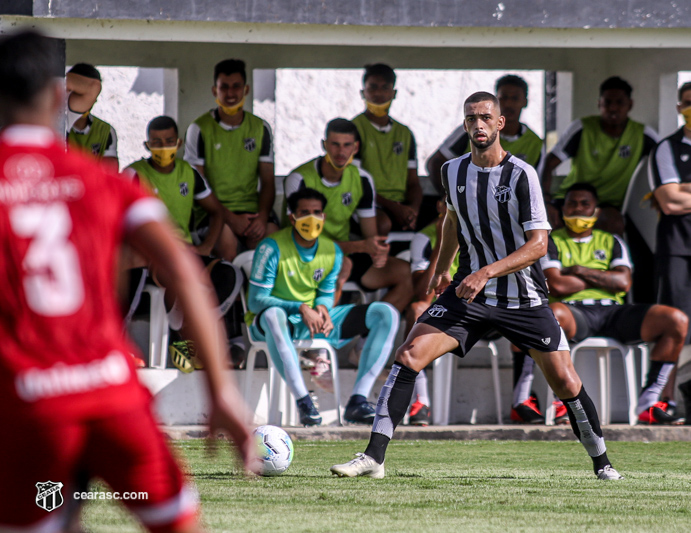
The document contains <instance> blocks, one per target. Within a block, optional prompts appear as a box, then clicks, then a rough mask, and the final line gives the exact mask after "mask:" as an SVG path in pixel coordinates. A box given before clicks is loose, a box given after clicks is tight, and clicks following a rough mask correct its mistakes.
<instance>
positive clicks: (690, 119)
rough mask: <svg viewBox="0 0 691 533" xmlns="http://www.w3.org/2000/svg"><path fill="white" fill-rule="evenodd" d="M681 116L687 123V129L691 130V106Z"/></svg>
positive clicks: (683, 110) (682, 111)
mask: <svg viewBox="0 0 691 533" xmlns="http://www.w3.org/2000/svg"><path fill="white" fill-rule="evenodd" d="M681 114H682V116H683V117H684V120H685V121H686V127H687V128H688V129H690V130H691V106H689V107H685V108H684V109H682V110H681Z"/></svg>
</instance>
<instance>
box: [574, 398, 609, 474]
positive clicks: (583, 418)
mask: <svg viewBox="0 0 691 533" xmlns="http://www.w3.org/2000/svg"><path fill="white" fill-rule="evenodd" d="M562 401H563V402H564V405H565V406H566V412H567V413H568V415H569V422H571V429H573V432H574V434H575V435H576V437H577V438H578V440H579V441H580V442H581V444H582V445H583V447H584V448H585V449H586V451H587V452H588V455H590V457H591V459H592V460H593V469H594V470H595V473H596V474H597V471H598V470H600V469H602V468H604V467H605V466H606V465H608V464H610V462H609V459H607V453H606V451H607V447H606V446H605V439H604V438H603V437H602V428H600V419H599V417H598V415H597V410H596V409H595V405H594V404H593V401H592V400H591V399H590V396H588V393H587V392H585V389H584V388H583V387H582V386H581V390H580V392H579V393H578V396H576V397H575V398H562Z"/></svg>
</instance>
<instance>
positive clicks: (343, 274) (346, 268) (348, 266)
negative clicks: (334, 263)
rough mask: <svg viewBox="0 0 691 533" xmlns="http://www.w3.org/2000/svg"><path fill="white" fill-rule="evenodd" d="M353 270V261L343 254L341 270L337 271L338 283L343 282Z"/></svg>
mask: <svg viewBox="0 0 691 533" xmlns="http://www.w3.org/2000/svg"><path fill="white" fill-rule="evenodd" d="M352 271H353V261H351V259H350V258H349V257H346V256H343V264H342V265H341V271H340V272H339V273H338V283H340V284H343V283H345V282H346V281H347V280H348V278H349V277H350V273H351V272H352Z"/></svg>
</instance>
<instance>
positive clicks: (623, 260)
mask: <svg viewBox="0 0 691 533" xmlns="http://www.w3.org/2000/svg"><path fill="white" fill-rule="evenodd" d="M613 237H614V242H613V243H612V261H610V263H609V268H614V267H618V266H625V267H627V268H629V269H631V270H633V262H632V261H631V255H630V254H629V247H628V246H626V243H625V242H624V240H623V239H622V238H621V237H619V236H618V235H613Z"/></svg>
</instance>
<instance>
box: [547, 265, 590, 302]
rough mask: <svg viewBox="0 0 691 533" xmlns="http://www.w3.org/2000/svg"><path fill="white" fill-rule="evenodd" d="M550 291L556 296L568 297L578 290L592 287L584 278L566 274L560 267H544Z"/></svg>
mask: <svg viewBox="0 0 691 533" xmlns="http://www.w3.org/2000/svg"><path fill="white" fill-rule="evenodd" d="M544 273H545V278H547V286H548V287H549V293H550V294H551V295H552V296H554V297H555V298H562V299H563V298H566V297H568V296H571V295H572V294H576V293H577V292H580V291H584V290H585V289H588V288H590V285H589V284H588V283H587V282H586V281H585V280H583V279H581V278H579V277H578V276H575V275H573V274H565V273H564V272H562V271H561V270H560V269H558V268H547V269H544Z"/></svg>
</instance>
